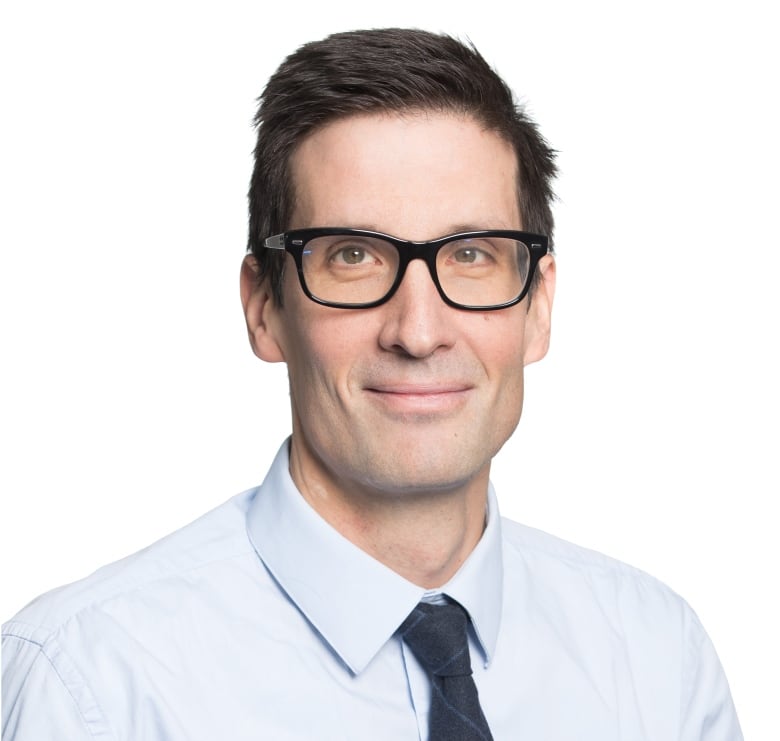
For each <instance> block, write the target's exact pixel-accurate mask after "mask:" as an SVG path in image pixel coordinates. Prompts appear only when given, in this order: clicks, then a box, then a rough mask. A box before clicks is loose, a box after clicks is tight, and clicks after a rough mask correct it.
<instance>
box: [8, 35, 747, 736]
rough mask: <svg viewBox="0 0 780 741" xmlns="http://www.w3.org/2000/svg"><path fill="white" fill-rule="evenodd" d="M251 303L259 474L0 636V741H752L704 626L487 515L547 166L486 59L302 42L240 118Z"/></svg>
mask: <svg viewBox="0 0 780 741" xmlns="http://www.w3.org/2000/svg"><path fill="white" fill-rule="evenodd" d="M257 124H258V143H257V148H256V150H255V157H256V163H255V171H254V173H253V177H252V184H251V188H250V247H251V255H249V256H248V257H247V258H246V260H245V262H244V265H243V269H242V276H241V295H242V301H243V306H244V311H245V315H246V322H247V328H248V332H249V338H250V342H251V344H252V347H253V349H254V351H255V353H256V354H257V355H258V356H259V357H260V358H261V359H263V360H265V361H269V362H285V363H287V366H288V369H289V378H290V399H291V408H292V418H293V434H292V437H291V439H290V440H289V441H287V442H285V443H284V444H283V445H282V447H281V449H280V451H279V454H278V456H277V458H276V460H275V462H274V464H273V465H272V468H271V470H270V471H269V473H268V476H267V478H266V480H265V482H264V483H263V484H262V486H260V487H259V488H258V489H255V490H252V491H250V492H247V493H244V494H242V495H239V496H238V497H235V498H234V499H232V500H230V501H229V502H228V503H226V504H225V505H223V506H222V507H220V508H218V509H217V510H215V511H213V512H211V513H209V514H207V515H205V516H204V517H203V518H201V519H200V520H198V521H196V522H195V523H193V524H191V525H189V526H188V527H186V528H184V529H183V530H180V531H178V532H177V533H174V534H173V535H171V536H169V537H168V538H166V539H164V540H163V541H161V542H159V543H157V544H155V545H153V546H151V547H150V548H148V549H146V550H145V551H142V552H141V553H139V554H136V555H135V556H131V557H130V558H128V559H125V560H124V561H121V562H119V563H117V564H114V565H112V566H108V567H106V568H104V569H102V570H101V571H98V572H97V573H96V574H94V575H93V576H91V577H89V578H88V579H86V580H84V581H82V582H80V583H77V584H75V585H71V586H69V587H65V588H63V589H61V590H58V591H55V592H53V593H51V594H49V595H46V596H45V597H43V598H41V599H40V600H38V601H36V602H34V603H32V604H31V605H30V606H28V607H27V608H25V609H24V610H23V611H22V612H21V613H20V614H19V615H18V616H17V617H16V618H15V619H14V620H12V621H10V622H9V623H7V624H6V626H4V638H3V640H4V654H5V660H4V706H3V732H4V738H8V739H9V740H10V739H14V740H17V739H42V738H63V739H65V738H67V739H79V738H84V739H88V738H106V739H109V738H111V739H215V738H225V739H231V740H232V739H257V738H268V739H301V738H304V739H306V738H311V739H426V738H430V739H439V740H441V739H489V738H495V739H514V738H528V739H540V738H549V739H555V740H556V741H565V740H567V739H577V740H578V741H581V740H582V739H594V740H595V739H598V740H599V741H601V740H603V739H607V738H614V739H621V740H629V739H685V740H686V741H688V740H691V739H708V740H709V741H715V740H718V741H719V740H721V739H722V740H724V741H725V740H726V739H728V740H732V739H739V738H741V734H740V731H739V727H738V723H737V720H736V716H735V713H734V708H733V705H732V703H731V699H730V696H729V691H728V686H727V684H726V680H725V678H724V676H723V672H722V670H721V668H720V665H719V663H718V660H717V657H716V655H715V652H714V650H713V648H712V646H711V644H710V642H709V640H708V638H707V636H706V634H705V633H704V631H703V630H702V628H701V626H700V624H699V622H698V621H697V619H696V617H695V615H694V614H693V613H692V612H691V610H690V609H689V608H688V607H687V605H686V604H685V603H684V602H683V601H682V600H680V598H679V597H677V596H676V595H674V594H673V593H672V592H670V591H669V590H668V589H667V588H665V587H664V586H663V585H660V584H659V583H657V582H656V581H654V580H653V579H652V578H651V577H648V576H647V575H645V574H642V573H640V572H637V571H635V570H633V569H631V568H630V567H628V566H625V565H623V564H619V563H617V562H614V561H612V560H610V559H608V558H606V557H604V556H601V555H598V554H595V553H592V552H589V551H585V550H583V549H580V548H577V547H575V546H573V545H570V544H567V543H564V542H562V541H559V540H556V539H554V538H552V537H551V536H548V535H545V534H543V533H539V532H536V531H533V530H530V529H528V528H524V527H522V526H520V525H517V524H515V523H511V522H508V521H502V520H501V519H500V516H499V513H498V507H497V502H496V497H495V495H494V494H493V492H492V490H491V489H490V485H489V482H488V474H489V469H490V463H491V460H492V458H493V456H494V455H495V454H496V453H497V451H498V450H499V449H500V447H501V446H502V445H503V443H504V442H505V441H506V440H507V438H508V437H509V435H511V433H512V431H513V430H514V428H515V426H516V424H517V422H518V420H519V417H520V411H521V407H522V400H523V367H524V366H525V365H526V364H528V363H531V362H534V361H536V360H539V359H541V358H542V357H543V356H544V355H545V353H546V350H547V345H548V341H549V332H550V312H551V305H552V299H553V292H554V283H555V264H554V260H553V257H552V255H551V252H550V236H551V233H552V217H551V213H550V200H551V186H550V181H551V179H552V177H553V175H554V164H553V156H552V152H551V150H550V149H549V147H548V146H547V145H546V143H545V142H544V140H543V139H542V138H541V137H540V135H539V134H538V132H537V130H536V128H535V126H534V125H533V123H532V122H531V121H530V120H529V119H528V118H527V117H526V116H525V115H524V113H523V112H522V111H520V110H518V109H517V108H516V107H515V105H514V103H513V101H512V95H511V93H510V91H509V90H508V89H507V88H506V86H505V85H504V84H503V82H502V81H501V80H500V79H499V78H498V77H497V76H496V75H495V73H494V72H493V71H492V70H491V69H490V68H489V67H488V65H487V64H486V63H485V62H484V60H483V59H482V58H481V57H480V56H479V55H478V54H477V53H476V51H475V50H473V49H471V48H468V47H466V46H464V45H462V44H460V43H459V42H456V41H454V40H453V39H450V38H448V37H443V36H437V35H433V34H428V33H424V32H418V31H409V30H384V31H370V32H369V31H366V32H355V33H348V34H337V35H334V36H331V37H329V38H327V39H325V40H323V41H321V42H317V43H313V44H309V45H307V46H305V47H303V48H301V49H300V50H298V52H296V53H295V54H293V55H292V56H291V57H290V58H288V59H287V60H286V61H285V62H284V63H283V64H282V66H281V67H280V69H279V70H278V71H277V73H276V74H275V75H274V76H273V77H272V79H271V80H270V82H269V83H268V86H267V88H266V91H265V93H264V95H263V98H262V101H261V105H260V108H259V111H258V116H257Z"/></svg>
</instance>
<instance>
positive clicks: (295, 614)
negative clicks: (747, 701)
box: [2, 444, 742, 741]
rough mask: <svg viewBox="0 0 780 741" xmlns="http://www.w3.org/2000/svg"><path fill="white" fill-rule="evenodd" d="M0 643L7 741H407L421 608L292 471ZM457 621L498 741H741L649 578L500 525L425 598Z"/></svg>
mask: <svg viewBox="0 0 780 741" xmlns="http://www.w3.org/2000/svg"><path fill="white" fill-rule="evenodd" d="M287 455H288V454H287V445H286V444H285V445H284V446H282V449H281V450H280V452H279V455H278V456H277V458H276V460H275V462H274V464H273V466H272V467H271V470H270V471H269V473H268V476H267V478H266V480H265V482H264V483H263V485H262V486H260V487H259V488H257V489H254V490H251V491H249V492H246V493H244V494H241V495H239V496H237V497H235V498H233V499H231V500H229V501H228V502H227V503H225V504H224V505H222V506H221V507H219V508H217V509H215V510H214V511H212V512H210V513H208V514H207V515H205V516H204V517H202V518H200V519H199V520H197V521H196V522H194V523H192V524H190V525H188V526H187V527H185V528H183V529H182V530H179V531H178V532H176V533H173V534H172V535H170V536H168V537H167V538H165V539H163V540H161V541H160V542H158V543H156V544H154V545H152V546H150V547H149V548H147V549H145V550H143V551H141V552H140V553H137V554H135V555H133V556H130V557H129V558H126V559H124V560H122V561H119V562H117V563H115V564H112V565H110V566H107V567H105V568H103V569H100V570H99V571H97V572H96V573H94V574H93V575H92V576H90V577H88V578H86V579H84V580H82V581H80V582H76V583H75V584H71V585H69V586H66V587H62V588H60V589H58V590H55V591H53V592H50V593H48V594H46V595H44V596H42V597H40V598H38V599H37V600H35V601H34V602H32V603H31V604H30V605H28V606H27V607H26V608H24V609H23V610H22V611H21V612H20V613H19V614H18V615H17V616H16V617H15V618H14V619H13V620H11V621H9V622H8V623H7V624H6V625H5V626H4V627H3V659H4V661H3V721H2V723H3V741H45V740H48V739H58V740H59V739H62V740H66V741H80V740H82V739H101V740H103V739H105V740H106V741H107V740H108V739H111V740H112V741H141V740H142V739H143V740H144V741H157V740H158V739H159V740H163V739H165V740H166V741H167V740H170V741H199V740H200V739H203V740H204V741H205V740H208V741H215V740H217V739H219V740H220V741H221V740H223V739H224V740H229V741H244V740H246V741H249V740H250V739H251V741H258V740H259V739H272V740H273V741H284V740H285V739H355V740H359V741H366V740H367V739H371V740H382V739H388V740H390V739H392V740H393V741H398V740H399V739H400V740H404V739H409V740H410V741H411V740H412V739H420V740H424V739H425V738H426V737H427V724H428V721H427V713H428V707H429V701H430V687H429V683H428V679H427V678H426V676H425V675H424V673H423V671H422V670H421V668H420V666H419V664H418V663H417V661H416V660H415V658H414V657H413V655H412V654H411V653H410V651H409V650H408V649H407V648H406V647H405V645H404V644H403V643H402V642H401V640H400V639H399V638H398V636H397V635H395V632H396V630H397V628H398V626H399V625H400V624H401V622H402V621H403V620H404V618H405V617H406V616H407V615H408V614H409V612H411V610H412V608H413V607H414V606H415V605H416V604H417V602H418V601H420V599H423V598H425V599H432V600H435V599H437V598H440V596H441V595H440V594H439V593H426V592H425V590H423V589H422V588H420V587H418V586H415V585H414V584H412V583H410V582H408V581H406V580H405V579H403V578H402V577H400V576H398V575H397V574H396V573H394V572H393V571H391V570H389V569H388V568H386V567H385V566H383V565H382V564H381V563H379V562H377V561H375V560H374V559H373V558H371V557H370V556H368V555H367V554H366V553H364V552H363V551H361V550H359V549H358V548H356V547H355V546H354V545H352V544H351V543H350V542H349V541H347V540H346V539H344V538H343V537H342V536H341V535H339V534H338V533H337V532H336V531H335V530H333V529H332V528H331V527H330V526H329V525H327V524H326V523H325V522H324V521H323V520H322V519H321V518H320V517H319V516H318V515H317V514H316V513H315V512H314V510H312V509H311V508H310V507H309V505H308V504H307V503H306V501H305V500H304V499H303V497H301V496H300V494H299V492H298V491H297V489H296V488H295V486H294V484H293V483H292V480H291V479H290V475H289V473H288V457H287ZM440 592H441V593H444V594H446V595H449V596H450V597H452V598H453V599H455V600H457V601H458V602H460V603H461V604H462V605H463V606H464V607H465V608H466V610H467V611H468V613H469V615H470V616H471V620H472V626H473V630H472V634H471V636H470V642H471V656H472V665H473V667H474V679H475V681H476V684H477V687H478V689H479V695H480V699H481V702H482V707H483V709H484V712H485V715H486V717H487V719H488V722H489V724H490V727H491V729H492V731H493V735H494V737H495V739H496V741H501V740H503V739H523V740H526V741H542V740H544V739H549V741H651V740H652V741H694V739H695V740H697V741H698V740H700V739H706V741H738V739H741V738H742V736H741V733H740V730H739V725H738V723H737V719H736V715H735V712H734V707H733V704H732V702H731V698H730V695H729V689H728V685H727V683H726V679H725V677H724V675H723V671H722V669H721V667H720V664H719V662H718V659H717V657H716V655H715V651H714V649H713V647H712V645H711V643H710V641H709V639H708V638H707V636H706V634H705V633H704V631H703V629H702V627H701V625H700V624H699V621H698V620H697V618H696V616H695V615H694V614H693V612H692V611H691V610H690V608H689V607H688V606H687V605H686V604H685V602H683V600H681V599H680V598H679V597H678V596H677V595H676V594H674V593H673V592H671V591H670V590H669V589H668V588H666V587H665V586H663V585H662V584H660V583H659V582H657V581H656V580H655V579H653V578H651V577H649V576H647V575H646V574H643V573H641V572H639V571H637V570H635V569H632V568H630V567H628V566H626V565H624V564H621V563H618V562H616V561H613V560H611V559H609V558H607V557H605V556H602V555H600V554H597V553H594V552H591V551H587V550H584V549H582V548H578V547H576V546H573V545H571V544H569V543H565V542H563V541H561V540H558V539H556V538H553V537H551V536H549V535H546V534H544V533H541V532H539V531H536V530H532V529H530V528H527V527H523V526H522V525H518V524H516V523H513V522H510V521H508V520H502V519H501V518H500V517H499V514H498V507H497V504H496V499H495V496H494V494H493V492H492V491H491V492H490V493H489V501H488V520H487V527H486V530H485V533H484V535H483V537H482V539H481V540H480V542H479V544H478V545H477V547H476V549H475V550H474V551H473V553H472V554H471V556H470V557H469V559H468V560H467V561H466V563H465V564H464V565H463V566H462V568H461V569H460V570H459V571H458V573H457V574H456V575H455V576H454V577H453V578H452V580H451V581H450V582H449V583H448V584H446V585H445V586H444V587H442V589H441V590H440Z"/></svg>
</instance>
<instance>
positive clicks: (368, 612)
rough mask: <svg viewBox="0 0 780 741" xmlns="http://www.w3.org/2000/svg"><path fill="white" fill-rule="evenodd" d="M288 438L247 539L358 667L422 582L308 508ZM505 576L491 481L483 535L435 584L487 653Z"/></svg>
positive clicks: (253, 509)
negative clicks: (460, 610)
mask: <svg viewBox="0 0 780 741" xmlns="http://www.w3.org/2000/svg"><path fill="white" fill-rule="evenodd" d="M288 442H289V441H286V442H285V443H284V444H283V445H282V447H281V448H280V450H279V452H278V453H277V455H276V458H275V459H274V462H273V464H272V465H271V468H270V470H269V471H268V475H267V476H266V478H265V481H263V483H262V485H261V486H260V488H259V490H258V492H257V495H256V496H255V498H254V501H253V502H252V504H251V506H250V509H249V512H248V514H247V532H248V534H249V539H250V541H251V542H252V545H253V546H254V548H255V550H256V551H257V554H258V555H259V556H260V558H261V559H262V561H263V563H264V564H265V565H266V567H267V568H268V569H269V571H270V572H271V573H272V574H273V576H274V578H275V579H276V580H277V581H278V583H279V584H280V585H281V587H282V588H283V589H284V590H285V592H286V593H287V595H288V596H289V597H290V599H291V600H292V601H293V602H294V603H295V604H296V605H297V606H298V608H299V609H300V610H301V612H303V614H304V615H305V616H306V618H307V619H308V620H309V621H310V622H311V623H312V625H314V627H315V628H316V629H317V630H318V631H319V633H320V634H321V635H322V636H323V638H324V639H325V640H326V641H327V642H328V643H329V644H330V646H331V647H332V648H333V649H334V650H335V651H336V652H337V653H338V654H339V656H340V657H341V658H342V660H343V661H344V662H345V663H346V664H347V665H348V666H349V668H350V669H351V670H352V671H353V672H355V673H360V672H361V671H362V670H363V669H364V668H365V667H366V666H367V665H368V663H369V662H370V661H371V659H372V658H373V657H374V656H375V655H376V654H377V652H378V651H379V650H380V649H381V648H382V646H383V645H384V644H385V643H386V642H387V640H388V639H389V638H390V637H391V636H392V635H393V633H395V631H396V630H397V629H398V626H399V625H400V624H401V623H402V622H403V621H404V619H405V618H406V616H407V615H408V614H409V613H410V612H411V611H412V610H413V609H414V607H415V605H416V604H417V603H418V602H419V601H420V599H421V598H422V597H423V595H424V594H425V590H424V589H423V588H422V587H419V586H417V585H415V584H412V583H411V582H410V581H407V580H406V579H404V578H403V577H402V576H400V575H399V574H396V573H395V572H394V571H392V570H391V569H389V568H388V567H387V566H385V565H384V564H382V563H380V562H379V561H377V560H376V559H375V558H373V557H371V556H369V555H368V554H367V553H366V552H365V551H362V550H361V549H360V548H358V547H357V546H356V545H354V544H353V543H351V542H350V541H349V540H347V539H346V538H345V537H344V536H343V535H341V534H340V533H339V532H338V531H336V530H335V529H334V528H333V527H331V526H330V525H329V524H328V523H327V522H325V520H323V519H322V518H321V517H320V516H319V515H318V514H317V513H316V512H315V511H314V509H312V507H311V506H310V505H309V504H308V503H307V502H306V500H305V499H304V498H303V497H302V496H301V494H300V492H299V491H298V489H297V488H296V487H295V484H294V483H293V481H292V478H291V477H290V473H289V453H288ZM502 580H503V571H502V562H501V525H500V517H499V515H498V507H497V504H496V499H495V495H494V493H493V490H492V487H491V489H490V491H489V495H488V516H487V526H486V528H485V532H484V533H483V535H482V538H481V539H480V541H479V543H478V544H477V546H476V548H475V549H474V551H473V552H472V553H471V555H470V556H469V558H468V559H467V560H466V562H465V563H464V564H463V566H461V568H460V569H459V570H458V572H457V573H456V574H455V575H454V576H453V578H452V579H451V580H450V581H449V582H448V583H447V584H445V585H444V586H443V587H442V588H441V589H440V590H436V591H438V592H442V593H444V594H446V595H448V596H450V597H452V598H453V599H455V600H457V601H458V602H460V604H462V605H463V607H465V608H466V610H467V611H468V613H469V615H470V616H471V620H472V622H473V624H474V630H475V632H476V635H477V638H478V640H479V643H480V644H481V647H482V650H483V652H484V654H485V659H486V661H489V660H490V658H491V657H492V655H493V651H494V649H495V644H496V640H497V637H498V629H499V625H500V617H501V591H502Z"/></svg>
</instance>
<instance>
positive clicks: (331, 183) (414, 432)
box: [245, 113, 554, 496]
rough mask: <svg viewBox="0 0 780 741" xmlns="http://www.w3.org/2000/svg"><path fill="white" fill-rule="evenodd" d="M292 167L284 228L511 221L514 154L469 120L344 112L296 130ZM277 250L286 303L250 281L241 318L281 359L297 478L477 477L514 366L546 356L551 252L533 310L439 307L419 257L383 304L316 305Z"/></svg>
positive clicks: (485, 463) (426, 230) (356, 487)
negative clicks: (300, 134)
mask: <svg viewBox="0 0 780 741" xmlns="http://www.w3.org/2000/svg"><path fill="white" fill-rule="evenodd" d="M292 172H293V177H294V183H295V193H296V206H295V210H294V216H293V219H292V223H291V225H290V227H291V228H296V229H297V228H305V227H327V226H331V227H339V226H340V227H352V228H361V229H371V230H375V231H381V232H385V233H387V234H391V235H393V236H397V237H401V238H405V239H410V240H428V239H434V238H436V237H441V236H444V235H447V234H451V233H454V232H458V231H466V230H471V229H521V228H522V222H521V217H520V213H519V209H518V203H517V190H516V183H517V163H516V158H515V155H514V153H513V151H512V149H511V147H510V146H509V145H508V144H507V143H506V142H505V141H504V140H503V139H501V138H500V137H499V136H498V135H496V134H495V133H492V132H488V131H484V130H483V129H482V127H481V126H479V125H478V124H477V123H476V122H475V121H473V120H472V119H471V118H468V117H462V116H455V115H450V114H440V113H420V114H414V115H411V114H410V115H404V116H399V115H370V116H355V117H350V118H346V119H343V120H340V121H337V122H335V123H332V124H330V125H327V126H325V127H324V128H321V129H319V130H317V131H315V132H314V133H313V134H311V135H310V136H309V137H308V138H307V139H305V140H304V141H303V142H302V144H301V146H300V147H299V149H298V150H297V151H296V153H295V155H294V157H293V160H292ZM287 260H288V263H287V270H286V272H285V278H284V286H283V292H284V293H283V295H284V301H285V303H284V307H283V308H279V307H277V306H275V305H274V304H273V301H272V298H271V296H270V290H269V289H268V287H267V286H266V287H265V288H264V289H256V291H255V294H254V295H255V297H256V300H254V301H253V300H252V299H250V300H249V303H248V304H247V306H248V309H247V319H248V323H249V327H250V335H251V337H252V341H253V346H254V348H255V352H257V354H258V355H260V357H262V358H264V359H266V360H284V361H285V362H286V363H287V365H288V370H289V378H290V392H291V402H292V412H293V443H292V453H291V454H292V462H291V468H292V469H293V475H294V478H296V483H297V484H298V486H299V487H300V488H302V490H304V489H306V490H308V492H309V493H312V492H315V493H318V494H319V495H322V496H327V495H328V493H330V492H342V493H348V492H351V491H352V492H361V493H363V494H366V493H369V494H371V495H374V494H376V495H385V494H391V495H399V494H412V493H415V492H418V493H434V492H443V491H450V490H452V489H455V488H457V487H464V486H466V487H469V486H475V485H476V486H484V484H485V483H486V481H487V475H488V470H489V464H490V460H491V458H492V457H493V456H494V455H495V454H496V452H497V451H498V450H499V448H500V447H501V446H502V445H503V443H504V442H505V441H506V439H507V438H508V437H509V435H510V434H511V433H512V431H513V430H514V428H515V426H516V424H517V422H518V420H519V418H520V411H521V407H522V402H523V367H524V365H525V364H527V363H529V362H532V361H534V360H537V359H539V358H541V357H542V356H543V355H544V353H545V352H546V348H547V340H548V331H549V309H550V300H551V298H552V275H553V273H554V269H553V266H552V258H545V259H544V260H543V263H542V265H540V269H541V270H543V271H546V275H547V277H548V279H549V280H548V281H547V283H544V282H543V286H542V287H541V290H539V291H537V294H535V295H534V297H533V300H532V302H531V309H530V311H529V306H528V301H529V299H528V298H526V299H525V300H524V301H523V302H521V303H520V304H518V305H516V306H514V307H511V308H508V309H502V310H499V311H485V312H473V311H463V310H459V309H454V308H452V307H449V306H447V305H446V304H445V303H444V302H443V301H442V299H441V297H440V296H439V294H438V292H437V290H436V288H435V286H434V284H433V282H432V280H431V277H430V274H429V272H428V269H427V267H426V266H425V264H424V263H423V262H422V261H420V260H415V261H413V262H412V263H411V264H410V265H409V266H408V268H407V271H406V275H405V277H404V279H403V282H402V283H401V286H400V287H399V289H398V291H397V292H396V293H395V295H394V296H393V297H392V298H391V299H390V300H389V301H388V302H386V303H385V304H383V305H381V306H377V307H374V308H371V309H359V310H347V309H338V308H332V307H325V306H320V305H318V304H316V303H314V302H313V301H311V300H309V299H308V298H307V297H306V296H305V295H304V293H303V291H302V290H301V287H300V285H299V282H298V276H297V274H296V270H295V266H294V263H293V261H292V258H291V257H290V256H287ZM247 280H248V279H247ZM248 291H249V289H248V287H247V286H246V285H245V292H248ZM258 296H259V298H257V297H258ZM245 301H246V299H245ZM253 307H254V308H253ZM253 316H254V317H255V320H253ZM305 493H306V492H305Z"/></svg>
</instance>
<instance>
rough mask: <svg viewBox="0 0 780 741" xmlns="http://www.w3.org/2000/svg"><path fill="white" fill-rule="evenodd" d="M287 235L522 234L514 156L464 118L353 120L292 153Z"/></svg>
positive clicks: (425, 115) (422, 115)
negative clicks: (331, 229)
mask: <svg viewBox="0 0 780 741" xmlns="http://www.w3.org/2000/svg"><path fill="white" fill-rule="evenodd" d="M291 165H292V167H291V170H292V177H293V186H294V192H295V207H294V211H293V218H292V222H293V223H292V224H291V227H292V228H302V227H307V226H353V227H362V228H369V229H376V230H377V231H386V232H389V233H391V234H395V235H396V236H400V237H405V238H408V239H430V238H434V237H437V236H442V235H443V234H446V233H449V232H450V231H458V229H457V228H455V227H473V228H507V229H510V228H514V229H516V228H520V227H521V226H522V224H521V223H520V214H519V207H518V198H517V158H516V155H515V153H514V150H513V148H512V147H511V145H510V144H509V143H507V142H506V141H505V140H504V139H503V138H502V137H500V136H499V135H498V134H496V133H495V132H493V131H490V130H486V129H485V128H484V127H482V126H481V125H480V124H479V123H478V122H477V121H475V120H474V119H473V118H472V117H470V116H464V115H456V114H451V113H438V112H415V113H405V114H403V115H400V114H374V115H361V116H351V117H348V118H344V119H339V120H338V121H335V122H333V123H330V124H328V125H326V126H323V127H321V128H319V129H317V130H315V131H314V132H313V133H312V134H310V135H309V136H308V137H306V138H305V139H304V140H303V142H301V144H300V145H299V147H298V149H297V150H296V151H295V153H294V155H293V157H292V161H291Z"/></svg>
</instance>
